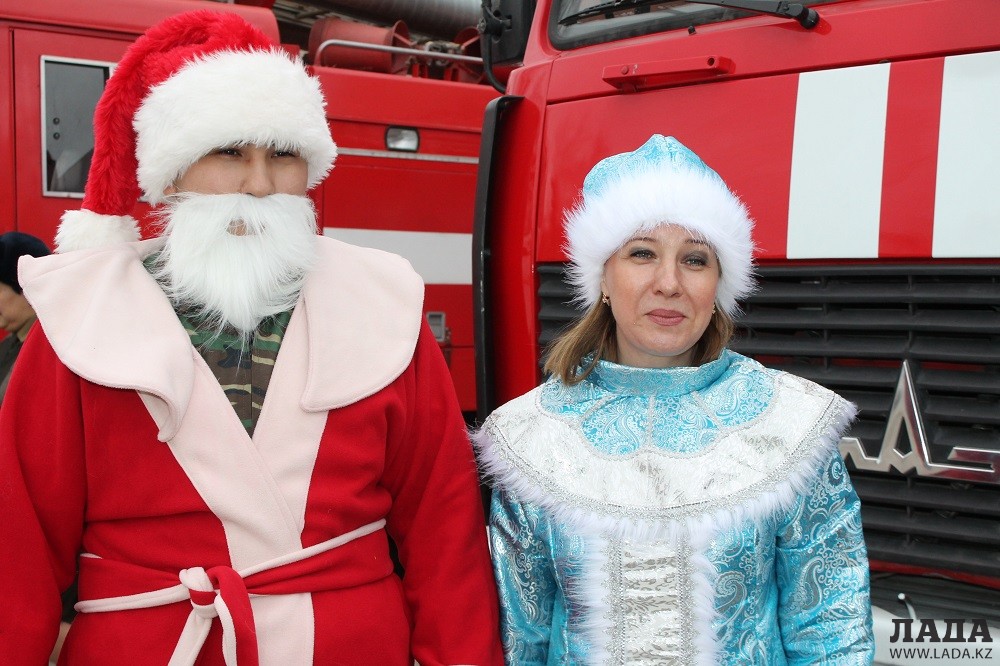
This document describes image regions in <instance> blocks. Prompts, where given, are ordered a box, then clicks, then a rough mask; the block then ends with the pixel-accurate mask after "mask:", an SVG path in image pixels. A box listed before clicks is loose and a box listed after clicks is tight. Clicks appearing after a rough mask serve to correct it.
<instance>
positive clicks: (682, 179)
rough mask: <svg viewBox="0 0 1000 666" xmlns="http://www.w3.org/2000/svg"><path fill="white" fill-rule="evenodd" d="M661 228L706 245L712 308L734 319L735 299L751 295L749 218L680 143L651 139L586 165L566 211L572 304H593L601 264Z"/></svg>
mask: <svg viewBox="0 0 1000 666" xmlns="http://www.w3.org/2000/svg"><path fill="white" fill-rule="evenodd" d="M662 224H675V225H678V226H681V227H684V228H685V229H688V230H690V231H691V232H692V233H694V234H695V235H697V236H698V237H699V238H701V239H703V240H705V241H706V242H708V243H709V244H710V245H711V246H712V248H713V249H714V250H715V252H716V254H717V255H718V257H719V263H720V265H721V267H722V276H721V278H720V280H719V287H718V291H717V295H716V302H717V303H718V306H719V307H720V308H721V309H722V310H723V311H725V312H726V313H728V314H730V315H734V314H736V313H737V312H738V311H739V307H738V305H737V301H738V300H739V299H741V298H743V297H745V296H747V295H748V294H750V293H751V292H752V291H753V289H754V279H753V250H754V246H753V240H752V239H751V237H750V232H751V230H752V229H753V220H751V219H750V216H749V214H748V213H747V209H746V206H744V205H743V203H742V202H741V201H740V200H739V199H738V198H737V197H736V196H735V195H734V194H733V193H732V192H731V191H730V190H729V188H728V187H727V186H726V184H725V183H724V182H723V180H722V178H721V177H719V174H717V173H716V172H715V171H713V170H712V169H711V168H709V166H708V165H707V164H705V163H704V162H703V161H702V160H701V158H699V157H698V156H697V155H696V154H694V153H693V152H692V151H691V150H689V149H688V148H687V147H685V146H684V145H683V144H682V143H681V142H680V141H678V140H677V139H675V138H673V137H665V136H662V135H659V134H655V135H653V136H652V137H651V138H650V139H649V140H648V141H647V142H646V143H644V144H643V145H642V146H640V147H639V148H637V149H636V150H634V151H632V152H629V153H621V154H619V155H612V156H611V157H606V158H605V159H603V160H601V161H600V162H598V163H597V164H596V165H594V168H593V169H591V170H590V173H588V174H587V177H586V178H585V179H584V181H583V198H582V200H581V201H580V203H578V204H577V205H576V206H575V207H574V208H573V209H572V210H569V211H567V213H566V219H565V228H566V239H567V242H566V252H567V254H568V255H569V258H570V280H571V282H572V284H573V287H574V290H575V292H576V293H575V296H576V300H577V301H578V302H580V303H582V304H583V305H585V306H586V307H588V308H589V307H591V306H593V305H594V304H595V303H597V301H598V300H599V299H600V297H601V278H602V277H603V275H604V264H605V262H606V261H607V260H608V258H609V257H610V256H611V255H612V254H614V253H615V251H616V250H618V248H620V247H621V246H622V245H623V244H625V243H626V242H627V241H628V240H629V239H630V238H632V237H633V236H634V235H635V234H636V233H637V232H640V231H647V230H651V229H654V228H656V227H658V226H660V225H662Z"/></svg>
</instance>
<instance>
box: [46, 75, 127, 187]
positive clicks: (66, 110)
mask: <svg viewBox="0 0 1000 666" xmlns="http://www.w3.org/2000/svg"><path fill="white" fill-rule="evenodd" d="M113 67H114V64H113V63H103V62H94V61H87V60H72V59H62V58H52V57H48V56H45V57H43V58H42V116H43V117H42V168H43V173H44V176H45V177H44V179H43V182H42V190H43V194H45V195H48V196H57V197H58V196H62V197H82V196H83V186H84V184H85V183H86V182H87V172H88V171H89V170H90V159H91V157H92V156H93V153H94V127H93V119H94V108H95V107H96V106H97V100H98V99H100V97H101V93H103V92H104V84H105V83H106V82H107V80H108V77H109V76H111V70H112V68H113Z"/></svg>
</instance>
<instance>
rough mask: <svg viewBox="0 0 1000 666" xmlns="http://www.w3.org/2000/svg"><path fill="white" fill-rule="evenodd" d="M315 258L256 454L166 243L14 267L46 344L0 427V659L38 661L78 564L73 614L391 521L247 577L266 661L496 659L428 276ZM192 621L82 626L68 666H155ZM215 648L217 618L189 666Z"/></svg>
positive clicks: (98, 620)
mask: <svg viewBox="0 0 1000 666" xmlns="http://www.w3.org/2000/svg"><path fill="white" fill-rule="evenodd" d="M319 242H320V246H321V257H322V261H321V263H320V267H319V268H318V269H317V270H316V271H314V273H313V274H311V275H310V278H309V280H308V281H307V285H306V287H305V288H304V289H303V294H302V298H301V299H300V302H299V304H298V305H297V306H296V309H295V312H294V313H293V318H292V322H291V323H290V324H289V328H288V331H287V332H286V335H285V338H284V341H283V343H282V347H281V351H280V354H279V356H278V360H277V362H276V365H275V369H274V374H273V376H272V379H271V383H270V385H269V388H268V393H267V397H266V400H265V403H264V406H263V409H262V413H261V417H260V420H259V421H258V425H257V428H256V431H255V434H254V438H253V440H251V439H250V438H249V436H247V435H246V431H245V429H243V427H242V425H241V424H240V422H239V420H238V418H237V416H236V414H235V412H234V411H233V409H232V408H231V407H230V405H229V402H228V399H227V398H226V397H225V394H224V393H223V392H222V389H221V387H219V385H218V382H217V381H216V380H215V379H214V377H213V376H212V375H211V372H210V370H209V369H208V367H207V366H205V364H204V362H203V361H202V360H201V357H200V356H199V355H198V354H197V352H196V351H195V350H194V349H193V348H192V347H191V345H190V342H188V340H187V336H186V334H185V333H184V331H183V328H182V327H181V326H180V323H179V322H178V321H177V319H176V316H174V315H173V312H172V310H171V308H170V306H169V304H168V303H167V301H166V299H165V298H164V297H163V295H162V292H160V291H159V288H158V287H157V286H156V284H155V282H153V281H152V280H151V279H150V278H149V276H148V275H147V274H146V273H145V270H144V269H143V268H142V265H141V263H140V257H141V256H144V255H145V254H147V253H148V252H150V251H151V250H152V249H155V248H156V247H157V246H158V241H147V242H142V243H137V244H129V245H123V246H120V247H115V248H109V249H103V250H96V251H84V252H78V253H69V254H66V255H55V256H53V257H51V258H48V259H49V260H48V261H44V260H43V261H37V262H31V263H30V265H29V266H23V267H22V280H21V282H22V285H25V293H26V294H27V295H28V297H29V300H31V301H32V304H33V305H34V306H35V308H36V311H38V313H39V315H40V321H41V324H42V325H41V326H40V327H35V330H34V331H33V332H32V335H31V336H30V337H29V340H28V342H27V344H26V345H25V348H24V350H23V351H22V354H21V357H20V359H19V361H18V364H17V366H16V369H15V374H14V377H13V379H12V383H11V389H10V392H9V393H8V396H7V399H6V400H5V401H4V403H3V407H2V412H0V470H2V471H0V474H2V477H0V478H2V483H0V525H2V526H3V527H2V528H0V529H2V530H3V531H2V533H0V562H2V563H3V566H2V567H0V589H3V590H4V603H3V604H0V663H3V664H42V663H44V662H45V658H46V656H47V655H48V653H49V651H50V650H51V647H52V644H53V642H54V640H55V634H56V629H57V624H58V617H59V613H60V600H59V593H60V591H61V590H62V589H64V588H65V587H66V586H68V585H69V583H70V582H71V581H72V579H73V576H74V571H75V568H76V565H77V557H76V556H77V553H78V552H81V551H82V552H84V553H87V554H88V555H87V556H85V557H83V558H81V571H80V597H81V599H91V600H93V599H102V598H108V597H118V596H123V595H132V594H137V593H145V592H151V591H153V590H159V589H165V588H171V587H174V588H176V587H178V573H179V572H180V571H181V570H183V569H189V568H192V567H203V568H204V569H206V570H210V569H212V568H213V567H219V568H220V570H221V571H223V572H231V570H236V571H245V570H247V569H249V568H252V567H253V566H254V565H257V564H259V563H261V562H266V561H268V560H272V559H274V558H278V557H281V556H283V555H287V554H289V553H295V552H296V551H299V550H301V549H303V548H308V547H310V546H313V545H315V544H319V543H322V542H325V541H327V540H329V539H331V538H333V537H337V536H339V535H342V534H345V533H348V532H350V531H352V530H355V529H357V528H359V527H361V526H364V525H369V524H372V523H375V522H376V521H378V520H380V519H383V518H384V519H385V520H386V521H387V526H386V530H376V531H374V532H373V533H371V534H370V535H368V536H363V537H361V538H358V539H356V540H354V541H351V542H350V543H347V544H346V545H343V546H340V547H339V548H336V549H333V550H329V551H327V552H325V553H323V554H321V555H317V556H315V557H313V558H311V559H308V560H306V561H303V562H300V563H298V564H293V565H288V566H286V567H284V568H280V567H279V568H277V569H274V570H272V571H271V572H264V573H262V574H258V575H257V576H250V577H248V578H247V579H246V581H247V582H246V585H247V587H248V588H250V592H251V594H255V593H261V594H262V595H263V596H253V597H251V599H252V601H251V604H252V607H253V618H254V623H255V626H256V634H257V644H258V646H259V652H260V663H262V664H277V663H282V664H300V663H309V662H311V661H315V662H316V663H324V664H327V663H329V664H333V663H336V664H359V665H361V664H364V665H366V666H368V665H372V664H378V665H383V664H384V665H386V666H390V665H393V664H399V665H400V666H403V665H407V666H408V665H409V664H411V663H412V660H413V659H416V660H417V661H419V662H420V664H422V665H423V666H431V665H432V664H501V663H502V656H501V652H500V646H499V637H498V630H497V601H496V591H495V587H494V583H493V577H492V572H491V568H490V563H489V554H488V551H487V546H486V539H485V530H484V527H483V515H482V507H481V504H480V500H479V493H478V485H477V475H476V470H475V465H474V460H473V457H472V452H471V449H470V446H469V444H468V440H467V438H466V434H465V430H464V426H463V423H462V420H461V416H460V414H459V411H458V407H457V402H456V400H455V398H454V394H453V390H452V388H451V382H450V376H449V373H448V370H447V367H446V366H445V364H444V360H443V358H442V356H441V353H440V351H439V350H438V348H437V345H436V343H435V341H434V339H433V337H432V336H431V335H430V333H429V330H428V329H427V327H426V325H423V324H421V317H420V293H421V292H420V286H419V280H416V281H415V277H414V276H413V275H412V274H411V273H409V269H408V266H404V265H403V264H404V263H405V262H401V260H398V259H397V258H394V257H391V255H385V254H384V253H378V252H375V251H368V250H359V249H357V248H352V247H350V246H346V245H343V244H340V243H336V242H335V241H330V240H329V239H320V241H319ZM386 532H388V534H389V535H390V536H391V537H392V539H393V540H394V541H395V542H396V544H397V546H398V549H399V556H400V560H401V562H402V564H403V566H404V567H405V570H406V571H405V575H404V577H403V579H402V581H400V579H399V578H397V577H396V576H395V575H394V574H393V573H392V563H391V561H390V558H389V555H388V545H387V539H386V537H385V533H386ZM91 555H93V556H96V557H91ZM182 592H186V591H185V590H183V589H182ZM210 596H211V595H210ZM203 603H204V602H203ZM191 610H192V605H191V602H190V601H189V600H187V599H186V598H185V599H183V600H181V601H176V602H171V603H167V604H166V605H161V606H155V607H151V608H142V609H138V610H121V611H112V612H87V613H81V614H80V615H79V616H78V617H77V619H76V621H75V622H74V624H73V628H72V630H71V632H70V634H69V637H68V639H67V642H66V646H65V649H64V651H63V658H62V662H63V663H66V662H67V661H68V662H69V663H72V664H110V663H128V664H138V663H150V664H152V663H167V661H168V659H169V658H170V656H171V653H172V652H173V651H174V649H175V645H176V644H177V642H178V637H179V636H180V635H181V633H182V629H183V628H184V625H185V621H186V619H187V618H188V616H189V614H191ZM206 626H207V625H206ZM221 635H222V631H221V630H220V622H219V620H214V621H211V629H210V631H209V634H208V638H207V641H206V643H205V645H204V647H203V648H202V649H201V652H200V656H199V657H198V660H197V663H199V664H221V663H223V658H222V647H221V642H222V639H221ZM245 647H246V645H245V643H244V644H243V648H244V649H245Z"/></svg>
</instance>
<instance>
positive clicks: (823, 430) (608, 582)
mask: <svg viewBox="0 0 1000 666" xmlns="http://www.w3.org/2000/svg"><path fill="white" fill-rule="evenodd" d="M851 415H853V408H852V406H850V405H849V404H848V403H845V402H844V401H843V400H842V399H841V398H839V397H838V396H836V395H835V394H832V393H830V392H829V391H827V390H826V389H823V388H821V387H818V386H816V385H814V384H811V383H809V382H806V381H805V380H802V379H799V378H796V377H792V376H790V375H786V374H784V373H779V372H775V371H771V370H767V369H765V368H763V367H762V366H760V365H759V364H757V363H756V362H755V361H752V360H750V359H746V358H744V357H742V356H740V355H738V354H735V353H733V352H724V353H723V355H722V356H721V357H720V358H719V359H718V360H717V361H714V362H712V363H709V364H706V365H703V366H701V367H699V368H677V369H667V370H650V369H639V368H627V367H624V366H618V365H615V364H612V363H607V362H603V361H602V362H600V363H599V364H598V365H597V367H596V369H595V371H594V372H593V373H592V374H591V376H590V377H588V379H587V380H585V381H584V382H582V383H580V384H578V385H577V386H574V387H566V386H563V385H562V384H561V383H559V382H557V381H549V382H546V383H545V384H543V385H542V386H541V387H539V388H538V389H536V390H535V391H533V392H532V393H529V394H528V395H526V396H523V397H522V398H521V399H518V400H515V401H512V403H509V404H508V405H506V406H504V407H502V408H501V409H500V410H497V412H496V413H495V414H494V415H493V416H491V417H490V419H489V420H488V421H487V423H486V424H485V425H484V427H483V430H482V431H481V432H480V434H479V435H477V443H478V445H479V447H480V455H481V459H482V460H483V462H484V464H485V466H486V468H487V470H488V471H489V472H490V473H491V474H492V475H493V476H494V478H495V480H496V485H497V487H496V488H495V491H494V497H493V502H492V507H491V517H490V536H491V543H492V549H493V557H494V567H495V572H496V577H497V582H498V587H499V590H500V594H501V601H502V608H503V613H502V618H503V636H504V645H505V649H506V651H507V658H508V663H509V664H614V665H619V664H622V665H624V664H650V665H652V664H732V665H734V666H735V665H737V664H740V665H746V664H803V665H804V664H810V665H813V664H869V663H871V660H872V658H873V651H874V647H873V639H872V630H871V617H870V602H869V597H868V567H867V556H866V552H865V547H864V541H863V538H862V534H861V523H860V511H859V502H858V499H857V496H856V494H855V493H854V490H853V488H852V486H851V483H850V479H849V477H848V476H847V472H846V470H845V468H844V465H843V462H842V461H841V459H840V456H839V454H838V453H837V449H836V442H837V440H838V439H839V436H840V431H841V430H842V429H843V428H844V426H845V425H846V422H847V421H848V420H849V418H850V416H851ZM790 424H791V425H790ZM581 443H582V444H581ZM567 451H568V452H569V453H568V454H567V453H566V452H567ZM775 452H777V454H776V453H775ZM585 458H589V460H585ZM574 461H575V464H574ZM595 461H596V462H595ZM683 463H690V467H685V465H684V464H683ZM699 468H706V469H708V471H709V472H710V473H709V474H708V475H707V476H703V477H699V478H698V479H697V480H695V481H692V480H690V479H671V480H670V482H669V483H666V485H664V484H663V483H657V484H653V485H652V486H651V488H650V489H644V488H642V487H641V486H642V484H641V483H639V482H637V479H641V478H643V475H645V476H670V474H671V470H676V474H680V475H684V476H686V477H694V476H697V474H696V473H695V472H696V470H697V469H699ZM727 469H741V470H745V471H742V472H740V473H739V474H736V475H733V476H734V477H738V478H733V479H730V480H727V478H728V477H727V475H726V474H725V470H727ZM746 470H753V471H752V472H750V471H746ZM747 476H751V477H753V478H751V479H750V480H747V479H746V477H747ZM553 477H554V478H553ZM602 477H610V480H609V479H608V478H602ZM713 479H718V482H717V483H713V482H712V481H713ZM664 488H666V489H668V492H666V494H665V495H664V493H663V492H660V491H662V490H663V489H664ZM647 491H648V492H647ZM658 492H659V494H657V493H658ZM665 496H666V497H667V498H668V499H664V497H665ZM602 498H603V500H604V503H603V504H602V502H601V499H602ZM693 500H696V501H693ZM698 507H702V508H704V511H702V512H701V513H699V512H698Z"/></svg>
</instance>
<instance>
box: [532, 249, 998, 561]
mask: <svg viewBox="0 0 1000 666" xmlns="http://www.w3.org/2000/svg"><path fill="white" fill-rule="evenodd" d="M538 279H539V289H538V295H539V302H540V307H539V325H540V334H539V343H540V345H542V346H543V347H544V345H547V344H548V343H549V342H550V341H551V340H552V339H553V338H554V337H555V336H556V335H557V334H558V332H559V330H560V329H562V328H563V327H564V326H565V325H566V324H567V323H569V321H570V320H571V319H572V318H573V317H574V316H575V315H576V314H577V311H576V310H574V309H573V308H572V307H571V306H569V305H567V301H568V300H569V297H570V291H569V287H568V285H567V283H566V281H565V275H564V266H563V265H562V264H545V265H540V266H538ZM759 279H760V289H759V290H758V291H757V293H756V294H754V295H753V296H752V297H751V298H750V299H748V300H747V302H746V303H745V304H744V310H745V313H744V315H743V316H742V317H741V318H740V319H739V320H738V322H737V323H738V326H739V328H738V331H737V337H736V339H735V340H734V341H733V344H732V345H731V346H732V348H733V349H734V350H735V351H738V352H740V353H742V354H746V355H747V356H753V357H755V358H757V359H759V360H760V361H761V362H763V363H765V364H766V365H768V366H770V367H773V368H777V369H780V370H786V371H788V372H791V373H794V374H797V375H800V376H802V377H805V378H807V379H811V380H813V381H815V382H817V383H819V384H823V385H824V386H827V387H829V388H831V389H833V390H834V391H836V392H837V393H839V394H841V395H842V396H844V397H845V398H847V399H848V400H851V401H853V402H854V403H856V404H857V405H858V407H859V408H860V415H859V418H858V420H857V421H856V423H855V424H854V426H853V427H852V428H851V431H850V432H849V433H848V437H854V438H857V439H858V440H859V442H860V444H861V447H862V448H863V450H864V452H865V455H866V456H871V457H873V458H874V457H877V456H878V455H879V452H880V450H881V449H882V440H883V437H884V435H885V433H886V426H887V421H888V419H889V417H890V413H891V412H892V406H893V398H894V396H895V395H896V393H897V386H898V384H899V382H900V375H901V371H902V368H903V365H904V363H905V364H906V365H907V366H908V369H909V372H910V375H911V377H912V381H913V388H914V391H913V397H914V398H915V401H916V405H917V406H918V408H919V412H920V414H921V415H922V424H923V431H924V434H925V439H926V444H927V453H928V454H929V458H930V461H929V462H931V463H932V464H933V465H936V466H938V467H935V468H934V469H935V471H937V470H939V469H941V468H942V467H943V466H947V465H960V466H964V467H971V468H976V469H977V473H973V474H971V475H969V474H966V475H965V478H964V479H963V480H949V479H948V478H947V476H948V475H949V474H950V472H943V473H936V474H933V475H932V476H927V477H925V476H920V475H918V474H917V473H915V472H914V470H912V469H911V470H909V471H908V472H906V473H902V472H900V471H899V470H898V469H894V468H891V469H887V470H884V471H869V470H866V469H860V468H857V466H856V465H854V464H853V460H849V461H848V464H849V467H851V468H852V469H851V476H852V479H853V480H854V485H855V488H856V489H857V491H858V495H859V496H860V497H861V500H862V519H863V522H864V527H865V536H866V540H867V543H868V549H869V556H870V557H871V559H873V560H880V561H885V562H895V563H900V564H906V565H911V566H917V567H927V568H931V569H935V570H942V571H953V572H963V573H970V574H978V575H986V576H991V577H995V578H998V579H1000V464H998V469H996V470H994V471H993V472H992V473H991V472H990V471H989V460H990V459H991V458H992V457H994V456H995V458H993V459H995V460H997V461H1000V267H998V266H962V265H956V266H902V265H900V266H861V265H851V266H816V265H811V266H795V267H765V268H761V269H760V270H759ZM913 446H914V443H913V442H910V441H909V437H908V435H907V429H906V428H905V427H902V428H900V436H899V441H898V442H897V443H896V444H895V448H896V450H897V451H898V452H899V453H900V454H904V455H905V454H907V453H914V451H913V448H912V447H913ZM956 447H959V448H966V449H974V450H977V451H983V452H986V453H981V454H978V457H979V462H978V463H972V462H960V463H955V462H954V461H950V460H949V455H950V454H951V452H952V451H953V449H955V448H956ZM904 467H905V466H904ZM958 476H962V475H961V474H959V475H958ZM970 477H971V480H970Z"/></svg>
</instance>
